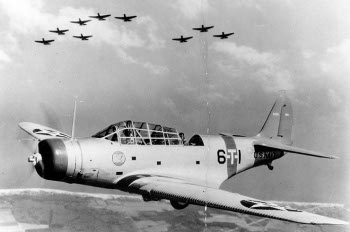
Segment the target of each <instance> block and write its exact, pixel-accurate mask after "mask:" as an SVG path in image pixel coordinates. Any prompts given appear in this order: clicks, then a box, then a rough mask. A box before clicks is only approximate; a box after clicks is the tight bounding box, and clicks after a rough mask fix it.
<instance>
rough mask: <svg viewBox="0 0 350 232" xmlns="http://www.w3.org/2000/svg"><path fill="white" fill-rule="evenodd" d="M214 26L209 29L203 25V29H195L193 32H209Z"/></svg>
mask: <svg viewBox="0 0 350 232" xmlns="http://www.w3.org/2000/svg"><path fill="white" fill-rule="evenodd" d="M213 27H214V26H209V27H205V26H204V25H202V26H201V27H195V28H192V29H193V30H197V31H199V32H208V30H209V29H212V28H213Z"/></svg>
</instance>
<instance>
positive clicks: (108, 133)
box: [92, 120, 182, 145]
mask: <svg viewBox="0 0 350 232" xmlns="http://www.w3.org/2000/svg"><path fill="white" fill-rule="evenodd" d="M92 137H94V138H102V139H108V140H111V141H113V142H120V143H121V144H139V145H181V144H182V140H181V138H180V136H179V133H178V131H177V130H176V129H174V128H170V127H164V126H161V125H156V124H151V123H147V122H133V121H131V120H128V121H122V122H118V123H116V124H112V125H110V126H109V127H107V128H105V129H104V130H102V131H100V132H98V133H96V134H94V135H93V136H92Z"/></svg>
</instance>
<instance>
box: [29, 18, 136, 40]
mask: <svg viewBox="0 0 350 232" xmlns="http://www.w3.org/2000/svg"><path fill="white" fill-rule="evenodd" d="M110 16H111V15H110V14H106V15H101V14H100V13H97V15H94V16H89V17H90V18H95V19H98V20H99V21H105V20H106V18H108V17H110ZM136 17H137V16H136V15H133V16H126V15H125V14H124V16H123V17H115V18H116V19H122V20H123V21H124V22H131V19H133V18H136ZM90 21H91V20H89V19H88V20H81V19H80V18H79V20H77V21H70V22H71V23H76V24H79V25H80V26H85V25H86V24H87V23H88V22H90ZM67 31H69V30H68V29H65V30H60V29H59V28H57V30H50V31H49V32H52V33H57V34H58V35H65V32H67ZM73 37H74V38H80V39H81V40H88V38H90V37H92V35H91V36H83V35H82V34H81V35H80V36H73ZM53 41H54V40H52V41H50V40H49V41H47V40H44V39H43V40H42V41H35V42H37V43H42V44H44V45H50V42H53Z"/></svg>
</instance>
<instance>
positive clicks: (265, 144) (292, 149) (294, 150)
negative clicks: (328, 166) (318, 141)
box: [254, 141, 338, 159]
mask: <svg viewBox="0 0 350 232" xmlns="http://www.w3.org/2000/svg"><path fill="white" fill-rule="evenodd" d="M254 146H260V147H265V148H273V149H278V150H282V151H285V152H290V153H296V154H300V155H307V156H314V157H318V158H326V159H337V158H338V157H336V156H331V155H324V154H322V153H319V152H315V151H310V150H306V149H303V148H299V147H294V146H289V145H285V144H281V143H278V142H272V141H256V142H254Z"/></svg>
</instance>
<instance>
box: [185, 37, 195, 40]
mask: <svg viewBox="0 0 350 232" xmlns="http://www.w3.org/2000/svg"><path fill="white" fill-rule="evenodd" d="M192 38H193V36H190V37H185V38H183V39H184V40H189V39H192Z"/></svg>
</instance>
